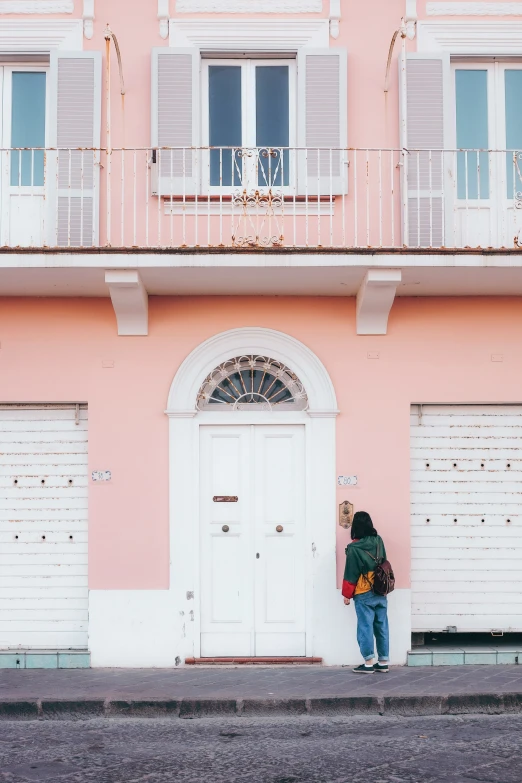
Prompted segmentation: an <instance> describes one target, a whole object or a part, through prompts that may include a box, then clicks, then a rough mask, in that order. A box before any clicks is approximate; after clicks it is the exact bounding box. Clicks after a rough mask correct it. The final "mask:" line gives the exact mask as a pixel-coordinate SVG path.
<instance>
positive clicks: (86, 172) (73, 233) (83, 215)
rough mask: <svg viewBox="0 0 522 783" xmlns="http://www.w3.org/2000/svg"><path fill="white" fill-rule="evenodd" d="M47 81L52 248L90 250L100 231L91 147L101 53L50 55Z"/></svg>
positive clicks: (97, 123)
mask: <svg viewBox="0 0 522 783" xmlns="http://www.w3.org/2000/svg"><path fill="white" fill-rule="evenodd" d="M51 77H52V78H51V84H52V89H53V94H54V100H55V103H56V117H54V118H53V119H54V133H53V134H52V135H53V136H54V137H55V139H54V142H53V146H57V147H58V148H59V150H60V151H59V152H58V155H57V157H58V160H57V169H58V170H57V175H56V179H57V194H56V214H55V216H54V223H53V227H54V231H55V235H56V244H57V245H58V246H59V247H91V246H93V245H96V244H98V233H99V229H98V226H99V215H98V208H99V176H100V174H99V166H98V163H99V153H97V152H94V151H93V148H99V146H100V131H101V114H100V112H101V55H100V54H99V52H73V53H67V52H60V51H58V50H56V51H53V52H52V54H51ZM60 148H61V149H60ZM80 150H82V151H80ZM86 150H87V151H86ZM51 184H53V183H51Z"/></svg>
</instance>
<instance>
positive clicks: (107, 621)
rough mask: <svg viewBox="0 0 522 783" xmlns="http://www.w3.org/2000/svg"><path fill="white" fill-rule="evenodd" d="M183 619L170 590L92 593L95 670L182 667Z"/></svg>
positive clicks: (91, 639)
mask: <svg viewBox="0 0 522 783" xmlns="http://www.w3.org/2000/svg"><path fill="white" fill-rule="evenodd" d="M180 619H181V618H180V617H179V615H178V614H177V613H175V612H174V609H173V604H172V593H171V592H170V591H169V590H91V591H90V593H89V650H90V652H91V666H93V667H102V666H107V667H121V668H132V667H136V668H140V667H172V666H176V665H179V663H181V662H182V661H181V659H180V660H178V661H177V660H176V655H178V652H177V648H178V646H179V644H178V641H179V634H180V631H181V627H182V623H180V622H179V620H180Z"/></svg>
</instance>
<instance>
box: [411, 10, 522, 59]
mask: <svg viewBox="0 0 522 783" xmlns="http://www.w3.org/2000/svg"><path fill="white" fill-rule="evenodd" d="M417 38H418V44H417V51H419V52H449V53H450V54H454V55H486V56H487V55H491V56H497V57H500V56H520V41H521V40H522V22H518V21H513V20H511V21H509V22H508V21H506V22H504V21H488V22H485V21H483V20H471V19H470V20H466V21H454V20H447V21H444V22H442V21H441V22H435V21H433V22H432V21H429V22H418V23H417Z"/></svg>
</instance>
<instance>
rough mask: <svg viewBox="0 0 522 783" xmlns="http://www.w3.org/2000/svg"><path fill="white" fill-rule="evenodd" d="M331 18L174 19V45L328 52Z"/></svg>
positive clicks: (171, 24)
mask: <svg viewBox="0 0 522 783" xmlns="http://www.w3.org/2000/svg"><path fill="white" fill-rule="evenodd" d="M329 25H330V23H329V20H328V19H313V20H312V19H277V20H275V19H256V23H255V24H252V20H251V19H244V18H243V19H242V18H241V17H238V18H237V19H171V21H170V46H182V47H185V46H188V47H194V48H196V49H201V50H203V51H229V52H230V51H236V50H237V51H242V50H253V51H258V52H264V51H266V52H274V51H275V52H277V51H282V52H291V51H297V50H298V49H301V48H302V47H304V46H313V47H317V48H325V49H327V48H328V46H329V43H330V32H329Z"/></svg>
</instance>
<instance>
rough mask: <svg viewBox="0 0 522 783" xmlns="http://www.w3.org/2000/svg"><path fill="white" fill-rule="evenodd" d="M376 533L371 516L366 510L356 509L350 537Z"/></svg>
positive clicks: (354, 537) (364, 536)
mask: <svg viewBox="0 0 522 783" xmlns="http://www.w3.org/2000/svg"><path fill="white" fill-rule="evenodd" d="M376 535H378V533H377V531H376V529H375V528H374V526H373V522H372V518H371V516H370V515H369V514H368V513H367V512H366V511H356V512H355V514H354V515H353V522H352V539H356V538H366V536H376Z"/></svg>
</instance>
